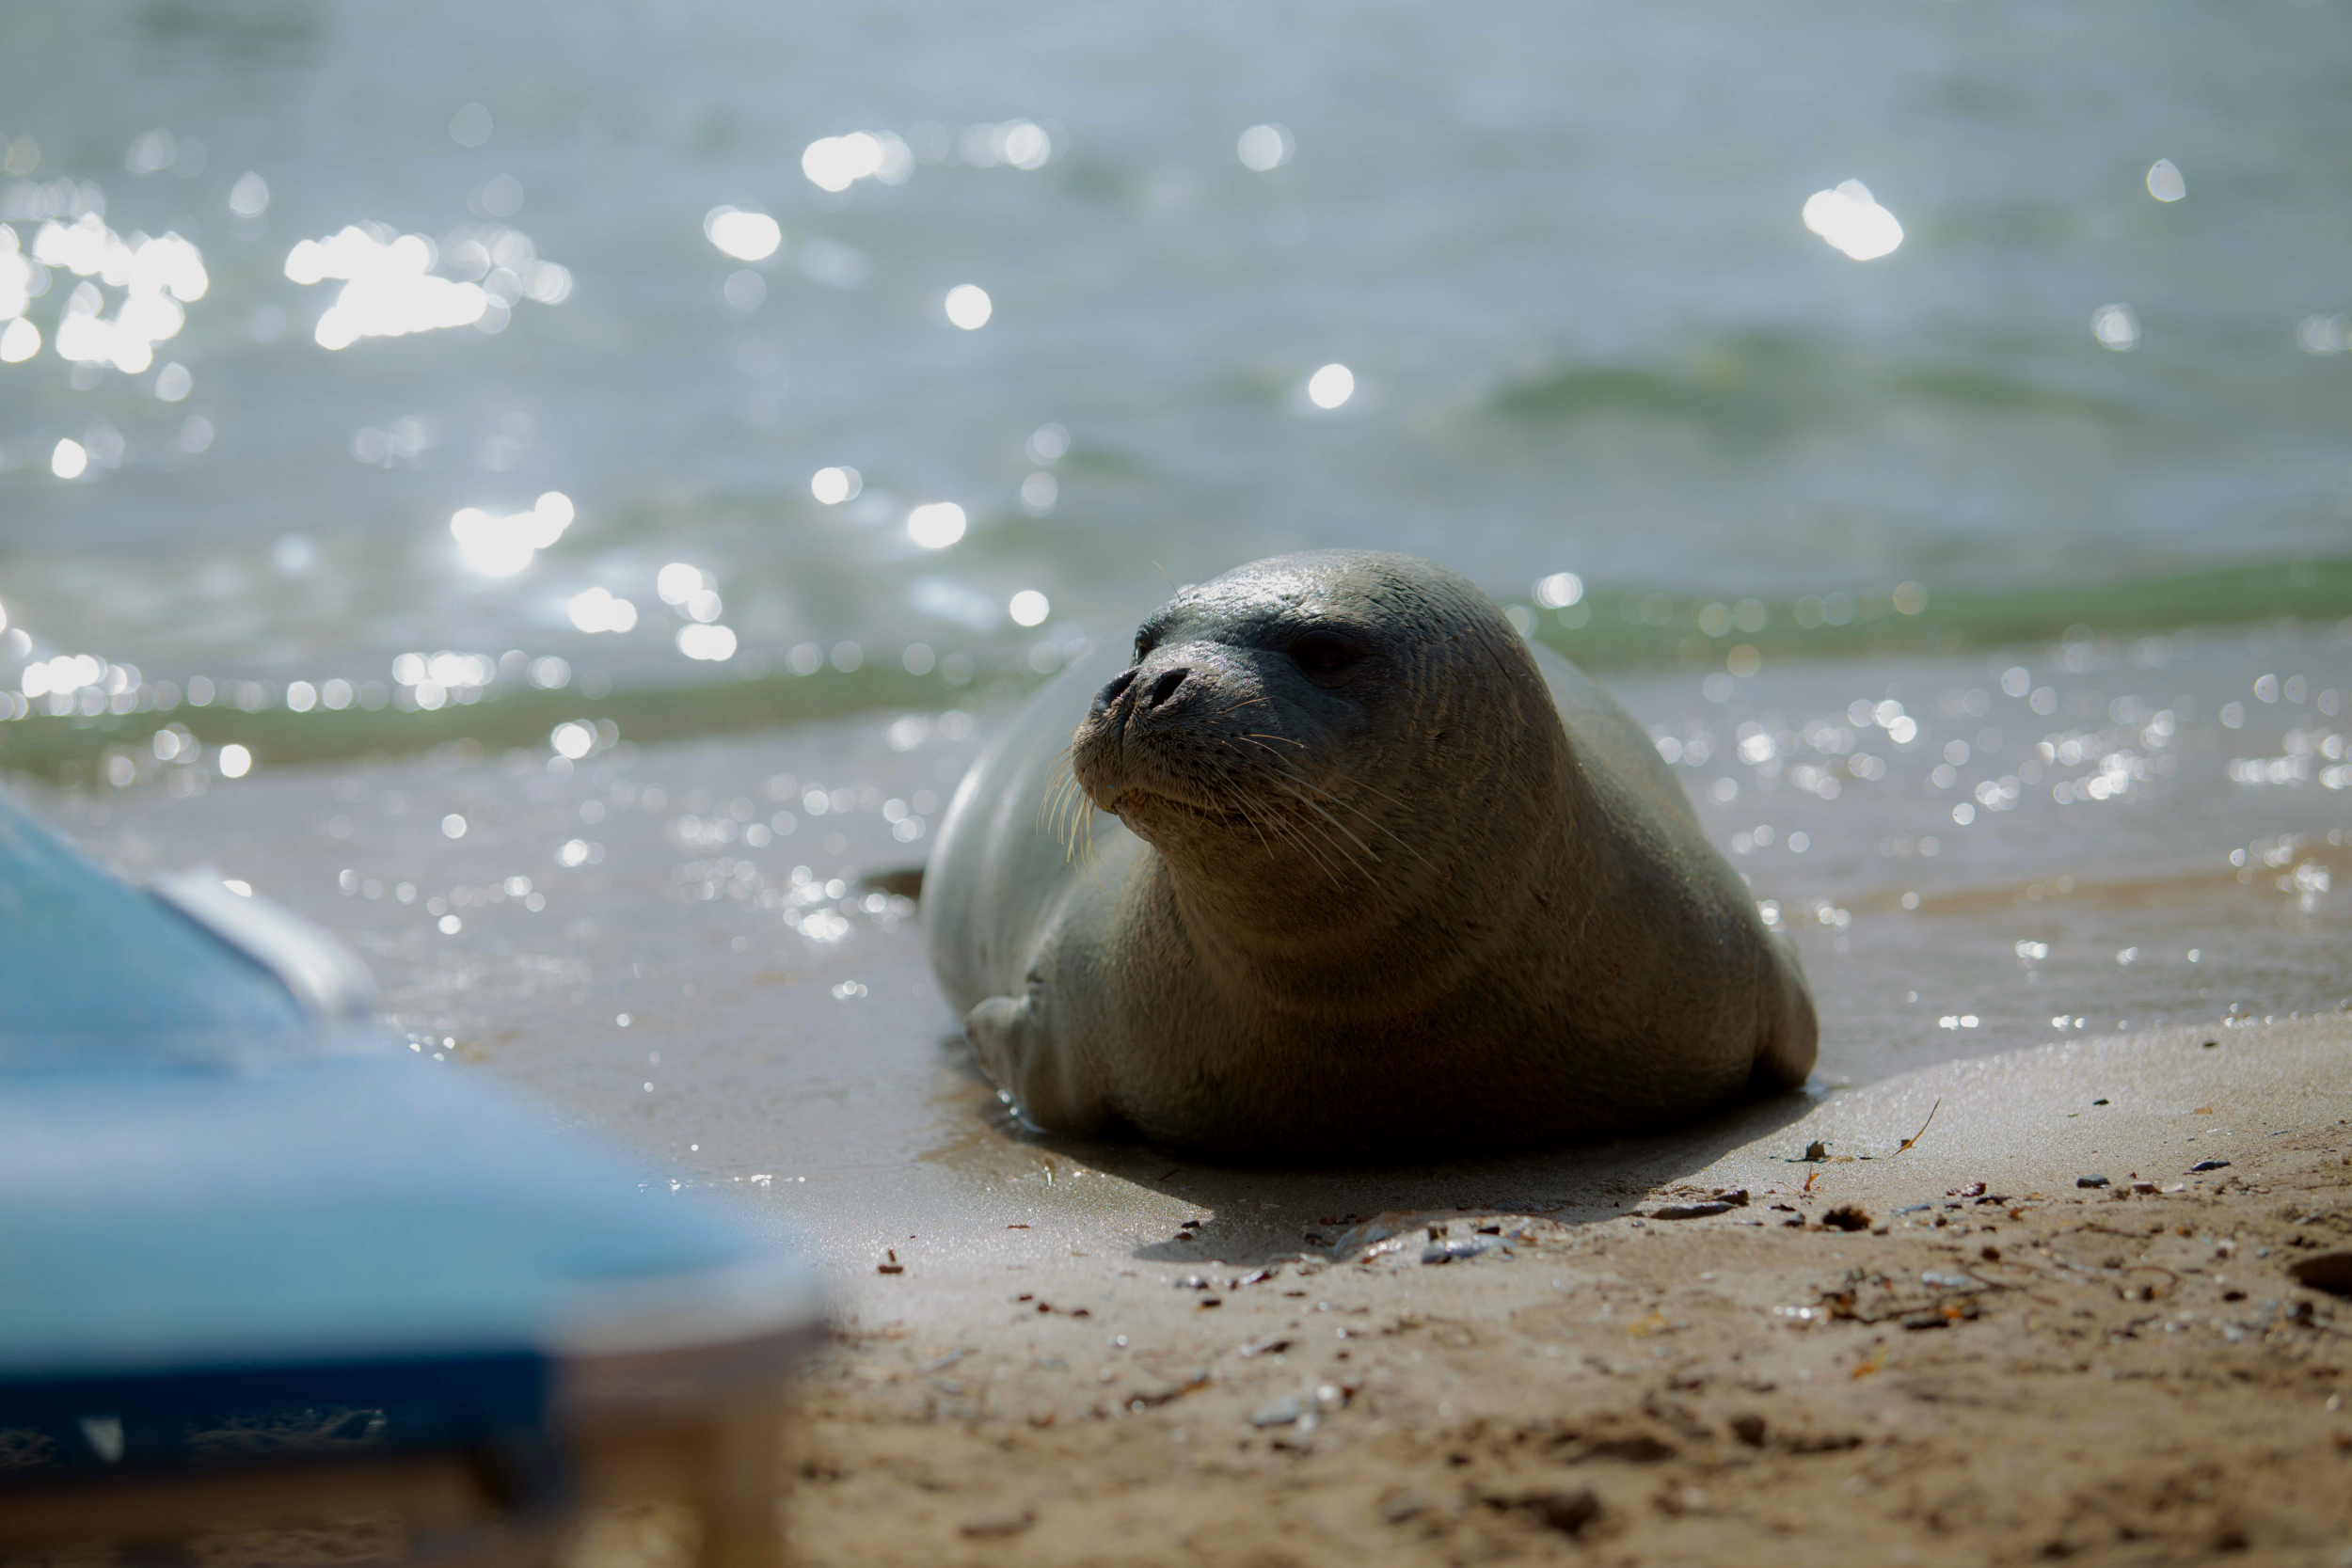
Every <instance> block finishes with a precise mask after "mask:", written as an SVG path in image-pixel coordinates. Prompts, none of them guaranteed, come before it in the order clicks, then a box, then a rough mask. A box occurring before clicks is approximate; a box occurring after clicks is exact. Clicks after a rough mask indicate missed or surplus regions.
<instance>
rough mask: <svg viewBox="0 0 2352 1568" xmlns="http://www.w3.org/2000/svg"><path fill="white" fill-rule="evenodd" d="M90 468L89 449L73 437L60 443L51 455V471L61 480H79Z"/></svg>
mask: <svg viewBox="0 0 2352 1568" xmlns="http://www.w3.org/2000/svg"><path fill="white" fill-rule="evenodd" d="M87 467H89V451H88V449H87V448H86V447H84V446H83V445H82V443H81V442H79V441H76V440H74V439H73V438H72V436H68V437H66V438H65V439H64V440H62V441H59V442H58V443H57V445H56V449H55V450H54V451H51V452H50V454H49V471H50V472H51V473H53V474H55V475H56V476H57V477H58V478H59V479H79V478H81V477H82V474H83V471H84V470H85V469H87Z"/></svg>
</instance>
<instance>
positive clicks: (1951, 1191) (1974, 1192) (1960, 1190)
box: [1944, 1181, 1985, 1197]
mask: <svg viewBox="0 0 2352 1568" xmlns="http://www.w3.org/2000/svg"><path fill="white" fill-rule="evenodd" d="M1984 1191H1985V1189H1984V1183H1983V1182H1981V1181H1971V1182H1968V1183H1967V1184H1966V1185H1964V1186H1959V1187H1947V1188H1946V1189H1945V1190H1944V1196H1946V1197H1982V1196H1984Z"/></svg>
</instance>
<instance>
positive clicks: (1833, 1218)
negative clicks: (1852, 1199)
mask: <svg viewBox="0 0 2352 1568" xmlns="http://www.w3.org/2000/svg"><path fill="white" fill-rule="evenodd" d="M1821 1223H1822V1224H1823V1225H1825V1226H1827V1227H1829V1228H1831V1229H1832V1230H1867V1229H1869V1228H1870V1211H1868V1210H1867V1209H1865V1208H1864V1207H1862V1205H1860V1204H1859V1203H1841V1204H1839V1205H1838V1206H1837V1207H1836V1208H1835V1209H1832V1210H1831V1211H1830V1212H1828V1213H1826V1214H1823V1215H1822V1216H1821Z"/></svg>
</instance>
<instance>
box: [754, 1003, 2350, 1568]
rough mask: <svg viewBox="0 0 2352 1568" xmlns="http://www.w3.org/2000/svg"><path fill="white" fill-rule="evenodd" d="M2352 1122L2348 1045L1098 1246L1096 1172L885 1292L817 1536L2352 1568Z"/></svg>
mask: <svg viewBox="0 0 2352 1568" xmlns="http://www.w3.org/2000/svg"><path fill="white" fill-rule="evenodd" d="M2209 1038H2210V1039H2213V1040H2214V1041H2215V1042H2216V1043H2214V1044H2211V1045H2208V1044H2206V1043H2205V1042H2206V1040H2207V1039H2209ZM1931 1114H1932V1119H1930V1118H1931ZM2348 1122H2352V1020H2347V1019H2346V1018H2344V1016H2342V1015H2337V1016H2332V1017H2328V1018H2323V1019H2311V1020H2297V1021H2291V1022H2290V1021H2280V1022H2269V1023H2252V1024H2248V1025H2244V1026H2240V1027H2235V1028H2231V1029H2226V1030H2216V1031H2200V1030H2188V1031H2178V1030H2175V1031H2169V1032H2164V1033H2158V1034H2153V1035H2147V1036H2138V1037H2130V1038H2125V1039H2121V1040H2106V1041H2100V1042H2096V1043H2095V1044H2091V1045H2086V1046H2079V1047H2057V1048H2045V1049H2042V1050H2035V1051H2027V1052H2023V1053H2012V1054H2008V1055H2002V1056H1996V1057H1992V1058H1986V1059H1979V1060H1976V1061H1970V1062H1960V1063H1952V1064H1947V1065H1946V1066H1942V1067H1938V1068H1934V1069H1927V1070H1925V1071H1921V1072H1917V1073H1913V1074H1908V1075H1905V1076H1903V1077H1900V1078H1898V1079H1895V1080H1891V1081H1888V1082H1885V1083H1883V1084H1880V1085H1873V1086H1871V1087H1869V1088H1867V1089H1863V1090H1858V1091H1855V1092H1853V1093H1850V1094H1846V1095H1842V1096H1838V1097H1836V1098H1835V1099H1833V1100H1831V1101H1827V1102H1824V1103H1821V1104H1820V1105H1817V1106H1815V1107H1813V1108H1812V1109H1811V1110H1810V1111H1809V1112H1806V1113H1804V1114H1802V1115H1796V1116H1793V1117H1792V1116H1791V1115H1790V1111H1789V1108H1788V1107H1787V1106H1777V1105H1764V1106H1757V1107H1755V1108H1753V1109H1752V1110H1750V1111H1749V1112H1747V1113H1745V1114H1743V1115H1741V1116H1739V1117H1732V1118H1727V1119H1725V1120H1724V1121H1723V1122H1720V1123H1718V1124H1715V1125H1712V1126H1709V1127H1706V1128H1701V1129H1696V1130H1693V1131H1692V1132H1687V1133H1684V1134H1680V1135H1677V1136H1674V1137H1670V1138H1661V1139H1656V1140H1645V1141H1642V1142H1638V1143H1629V1144H1623V1145H1616V1146H1611V1147H1608V1148H1596V1149H1591V1150H1585V1151H1580V1152H1577V1153H1572V1154H1567V1155H1562V1156H1557V1157H1553V1158H1549V1159H1544V1160H1536V1161H1525V1162H1514V1163H1510V1164H1497V1165H1495V1166H1492V1167H1486V1168H1469V1167H1456V1168H1454V1169H1450V1170H1441V1171H1429V1172H1422V1173H1413V1174H1409V1175H1400V1174H1397V1173H1385V1174H1381V1175H1376V1176H1364V1177H1360V1178H1340V1177H1326V1176H1288V1175H1285V1176H1266V1175H1248V1174H1242V1173H1224V1172H1208V1171H1202V1170H1198V1169H1191V1168H1180V1169H1178V1170H1176V1171H1171V1172H1169V1173H1168V1176H1169V1180H1170V1181H1171V1183H1173V1184H1171V1185H1168V1186H1167V1187H1165V1188H1164V1189H1163V1193H1162V1201H1161V1202H1160V1203H1159V1204H1158V1205H1156V1206H1155V1207H1156V1209H1157V1212H1156V1213H1155V1215H1154V1216H1153V1217H1155V1218H1157V1219H1158V1220H1159V1221H1160V1224H1159V1225H1158V1226H1156V1227H1152V1226H1150V1225H1148V1224H1147V1225H1146V1226H1145V1227H1142V1228H1124V1227H1122V1225H1121V1224H1120V1223H1119V1222H1111V1223H1105V1222H1104V1220H1103V1219H1101V1218H1099V1217H1097V1216H1096V1215H1094V1214H1093V1213H1091V1212H1089V1210H1090V1208H1091V1207H1092V1205H1091V1202H1090V1196H1089V1189H1090V1188H1091V1187H1093V1186H1095V1185H1097V1184H1100V1183H1102V1182H1103V1180H1104V1178H1105V1177H1106V1176H1107V1173H1105V1172H1103V1171H1101V1170H1099V1169H1098V1170H1096V1171H1095V1172H1093V1176H1094V1180H1093V1181H1089V1180H1087V1179H1086V1177H1087V1164H1088V1162H1086V1161H1085V1160H1084V1158H1083V1157H1081V1156H1077V1155H1074V1154H1073V1156H1072V1157H1070V1158H1069V1159H1068V1161H1067V1163H1064V1162H1063V1161H1061V1160H1057V1161H1055V1162H1054V1164H1055V1165H1056V1166H1057V1167H1058V1168H1059V1170H1060V1176H1059V1178H1058V1180H1055V1181H1054V1182H1053V1183H1052V1185H1051V1187H1050V1189H1049V1188H1048V1187H1047V1185H1046V1184H1045V1183H1042V1182H1040V1183H1038V1184H1037V1187H1036V1190H1034V1191H1032V1192H1031V1193H1030V1194H1029V1195H1028V1196H1029V1201H1028V1202H1027V1203H1026V1204H1023V1203H1020V1202H1019V1201H1017V1200H1009V1201H1008V1203H1007V1205H1006V1208H1005V1213H1006V1215H1007V1216H1019V1217H1007V1218H1005V1219H1003V1220H1001V1221H999V1222H998V1223H999V1224H1001V1225H1002V1226H1003V1227H1005V1228H1004V1229H1003V1230H1002V1232H1001V1242H1000V1243H998V1244H997V1245H996V1246H995V1247H993V1248H992V1247H989V1246H987V1245H986V1244H985V1243H983V1245H982V1246H981V1247H979V1248H977V1249H973V1248H967V1247H953V1248H944V1249H939V1250H938V1251H936V1252H935V1251H934V1250H933V1249H931V1248H930V1247H927V1246H926V1244H925V1243H924V1241H923V1239H922V1238H921V1237H919V1236H914V1237H910V1238H909V1239H908V1240H907V1242H906V1243H904V1245H903V1246H902V1247H900V1248H894V1249H892V1250H893V1252H894V1253H895V1254H896V1256H895V1258H894V1259H883V1258H877V1259H874V1260H873V1263H872V1265H870V1266H869V1269H868V1271H867V1272H866V1274H865V1275H861V1276H859V1277H858V1278H857V1280H856V1281H855V1282H854V1284H853V1285H852V1286H851V1289H850V1294H849V1296H848V1299H847V1300H846V1301H845V1303H844V1306H845V1308H846V1310H845V1312H844V1316H843V1324H842V1331H841V1335H840V1338H839V1339H838V1342H837V1344H836V1345H835V1347H834V1350H833V1351H832V1352H831V1354H828V1355H827V1356H826V1357H825V1358H824V1360H823V1361H822V1363H821V1364H820V1365H819V1366H818V1368H817V1369H816V1370H814V1372H813V1373H812V1375H811V1377H810V1379H809V1384H808V1389H807V1394H806V1402H805V1405H804V1409H803V1425H802V1426H801V1427H800V1428H799V1430H798V1431H797V1432H796V1433H795V1435H794V1445H793V1449H794V1457H793V1465H794V1472H795V1473H794V1491H793V1493H792V1495H791V1497H790V1500H789V1503H788V1516H789V1522H790V1533H791V1537H792V1540H793V1542H794V1544H795V1546H796V1547H797V1549H798V1550H799V1552H800V1553H801V1554H802V1556H803V1560H806V1561H809V1562H812V1563H884V1562H910V1563H913V1562H927V1563H929V1562H973V1563H988V1562H1006V1563H1010V1562H1019V1563H1023V1564H1036V1563H1094V1562H1122V1563H1124V1562H1134V1563H1163V1562H1165V1563H1195V1562H1200V1563H1209V1562H1214V1563H1252V1564H1269V1565H1271V1564H1293V1563H1295V1564H1311V1563H1312V1564H1320V1563H1335V1564H1336V1563H1345V1562H1360V1561H1366V1560H1373V1561H1384V1562H1385V1561H1395V1562H1483V1561H1496V1560H1521V1559H1524V1560H1539V1561H1540V1560H1584V1559H1586V1558H1587V1557H1592V1558H1594V1559H1595V1560H1609V1561H1613V1562H1626V1563H1633V1562H1690V1561H1724V1560H1742V1561H1768V1562H1805V1563H1836V1562H1849V1561H1851V1562H1857V1563H1859V1562H1881V1563H1883V1562H1889V1561H1892V1562H1920V1563H1937V1562H1953V1563H1961V1562H2010V1561H2023V1560H2038V1559H2059V1558H2066V1559H2078V1560H2084V1561H2096V1562H2109V1561H2112V1562H2186V1561H2202V1560H2213V1559H2216V1558H2220V1557H2224V1556H2228V1557H2231V1558H2232V1559H2233V1560H2247V1561H2258V1562H2280V1563H2312V1564H2333V1563H2338V1562H2341V1561H2343V1560H2344V1553H2346V1552H2347V1551H2352V1411H2347V1410H2346V1409H2345V1408H2344V1407H2345V1404H2346V1395H2347V1394H2352V1307H2346V1306H2344V1304H2343V1303H2342V1302H2341V1301H2340V1300H2339V1299H2338V1298H2337V1297H2334V1296H2330V1295H2328V1294H2327V1293H2324V1292H2322V1291H2315V1290H2312V1289H2307V1288H2304V1287H2302V1286H2300V1285H2298V1284H2297V1283H2296V1281H2295V1279H2294V1277H2293V1275H2291V1273H2290V1271H2291V1270H2293V1269H2294V1268H2296V1266H2297V1265H2309V1264H2311V1262H2312V1259H2319V1258H2322V1257H2323V1256H2329V1255H2332V1256H2334V1257H2335V1258H2336V1259H2338V1261H2337V1262H2336V1263H2335V1264H2334V1265H2333V1266H2334V1267H2335V1268H2337V1269H2338V1270H2339V1271H2342V1270H2345V1269H2352V1257H2347V1256H2346V1252H2347V1248H2352V1208H2347V1207H2346V1205H2345V1197H2346V1194H2347V1192H2352V1125H2347V1123H2348ZM1923 1127H1924V1128H1925V1131H1924V1132H1921V1129H1922V1128H1923ZM1915 1134H1917V1142H1916V1143H1915V1144H1912V1145H1911V1146H1910V1147H1908V1148H1905V1147H1904V1144H1905V1140H1906V1139H1908V1138H1911V1137H1913V1136H1914V1135H1915ZM1816 1142H1818V1143H1820V1144H1823V1145H1825V1146H1826V1149H1825V1150H1824V1151H1823V1152H1824V1153H1825V1155H1826V1158H1825V1159H1823V1160H1820V1161H1816V1162H1806V1161H1804V1158H1803V1157H1804V1153H1805V1151H1806V1147H1807V1145H1808V1144H1812V1143H1816ZM2216 1163H2217V1164H2216ZM2200 1164H2216V1168H2212V1169H2208V1170H2202V1171H2200V1170H2197V1169H2196V1168H2195V1167H2197V1166H2198V1165H2200ZM2099 1178H2104V1184H2103V1185H2100V1186H2095V1187H2091V1186H2084V1185H2082V1184H2081V1183H2082V1181H2083V1180H2086V1179H2099ZM1109 1180H1114V1181H1115V1180H1117V1179H1116V1178H1111V1179H1109ZM1120 1184H1121V1185H1123V1184H1124V1183H1123V1182H1121V1183H1120ZM1740 1195H1744V1198H1742V1197H1741V1196H1740ZM1726 1197H1728V1202H1726ZM1400 1198H1401V1199H1402V1200H1403V1202H1402V1205H1401V1207H1396V1208H1391V1207H1390V1206H1391V1204H1395V1203H1396V1202H1397V1200H1398V1199H1400ZM1675 1214H1684V1215H1687V1216H1688V1217H1683V1218H1668V1217H1666V1216H1669V1215H1675ZM1847 1227H1851V1228H1847ZM1310 1238H1313V1239H1310ZM897 1265H903V1272H890V1273H885V1272H877V1271H880V1270H882V1269H884V1268H888V1267H894V1266H897Z"/></svg>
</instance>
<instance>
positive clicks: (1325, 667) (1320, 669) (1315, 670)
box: [1290, 632, 1364, 686]
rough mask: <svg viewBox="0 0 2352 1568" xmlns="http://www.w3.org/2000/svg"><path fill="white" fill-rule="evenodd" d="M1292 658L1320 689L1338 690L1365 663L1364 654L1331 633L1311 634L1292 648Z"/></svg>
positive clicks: (1296, 642)
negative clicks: (1358, 666) (1330, 687)
mask: <svg viewBox="0 0 2352 1568" xmlns="http://www.w3.org/2000/svg"><path fill="white" fill-rule="evenodd" d="M1290 656H1291V659H1292V661H1293V662H1294V663H1295V664H1296V665H1297V666H1298V667H1299V669H1301V670H1303V671H1305V672H1306V674H1307V678H1308V679H1309V680H1311V681H1313V682H1314V683H1315V684H1317V685H1318V686H1336V685H1338V684H1339V683H1340V682H1341V681H1343V680H1345V679H1346V678H1347V673H1348V672H1349V671H1350V670H1352V669H1354V668H1355V667H1356V666H1357V665H1358V664H1359V663H1360V662H1362V660H1363V657H1364V656H1363V653H1362V652H1361V650H1359V649H1358V648H1355V647H1353V646H1351V645H1349V644H1348V643H1346V642H1344V641H1341V640H1340V639H1339V638H1336V637H1333V636H1332V635H1331V634H1330V633H1328V632H1310V633H1309V634H1308V635H1306V636H1305V637H1302V638H1300V639H1299V640H1298V641H1295V642H1294V643H1292V644H1291V645H1290Z"/></svg>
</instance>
